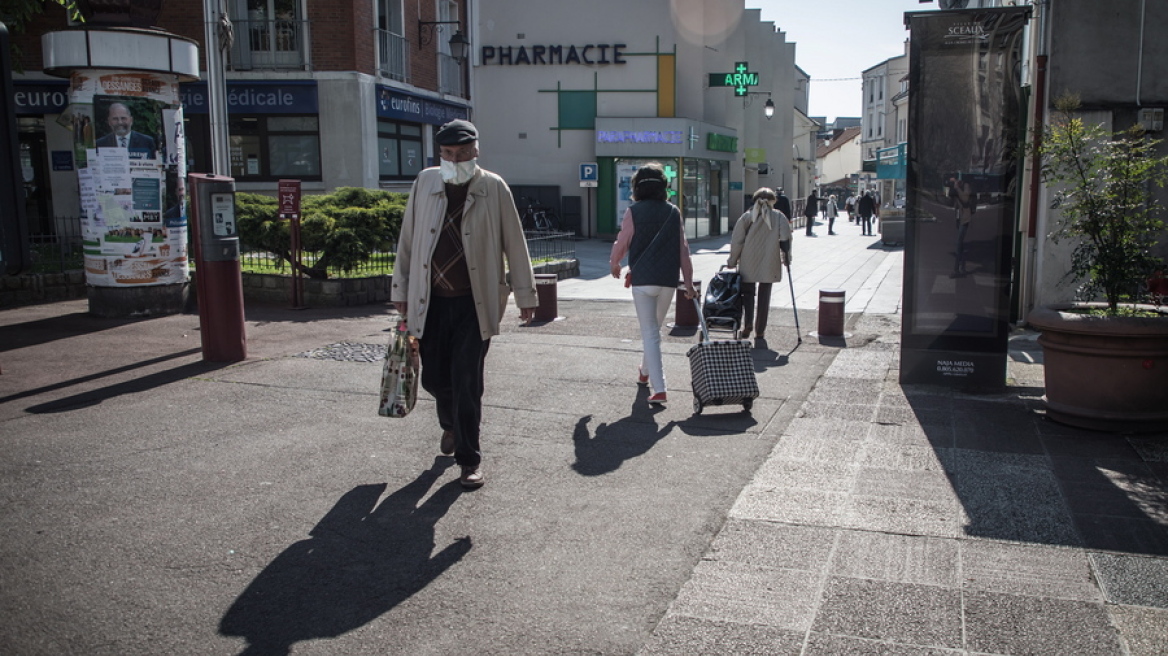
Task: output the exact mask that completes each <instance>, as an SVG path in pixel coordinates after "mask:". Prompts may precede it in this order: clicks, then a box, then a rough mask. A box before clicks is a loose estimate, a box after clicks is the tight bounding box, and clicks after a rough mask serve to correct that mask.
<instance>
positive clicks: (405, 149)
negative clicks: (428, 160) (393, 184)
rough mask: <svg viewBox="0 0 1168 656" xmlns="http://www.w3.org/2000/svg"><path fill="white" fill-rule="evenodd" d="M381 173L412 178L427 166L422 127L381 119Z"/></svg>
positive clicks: (378, 153) (379, 140)
mask: <svg viewBox="0 0 1168 656" xmlns="http://www.w3.org/2000/svg"><path fill="white" fill-rule="evenodd" d="M377 162H378V169H379V171H378V175H379V177H380V178H381V179H382V180H403V179H406V180H408V179H412V178H414V177H415V176H417V175H418V172H419V171H421V170H422V169H423V168H424V167H425V158H424V157H423V156H422V128H421V127H420V126H418V125H415V124H412V123H398V122H395V121H385V120H381V121H378V122H377Z"/></svg>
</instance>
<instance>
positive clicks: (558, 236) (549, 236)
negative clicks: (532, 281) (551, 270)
mask: <svg viewBox="0 0 1168 656" xmlns="http://www.w3.org/2000/svg"><path fill="white" fill-rule="evenodd" d="M524 235H525V236H526V237H527V250H528V252H529V253H530V254H531V261H532V262H535V263H536V264H540V263H543V262H553V261H557V260H574V259H576V240H575V237H576V233H574V232H570V231H569V232H556V231H547V230H545V231H535V230H531V231H527V232H525V233H524Z"/></svg>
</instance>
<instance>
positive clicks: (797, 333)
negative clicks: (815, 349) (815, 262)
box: [787, 264, 803, 344]
mask: <svg viewBox="0 0 1168 656" xmlns="http://www.w3.org/2000/svg"><path fill="white" fill-rule="evenodd" d="M787 282H789V283H791V311H792V312H794V313H795V336H796V337H798V338H799V342H798V343H799V344H802V343H803V331H802V330H800V329H799V308H798V307H796V306H795V279H794V278H792V277H791V265H790V264H788V265H787Z"/></svg>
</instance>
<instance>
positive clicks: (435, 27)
mask: <svg viewBox="0 0 1168 656" xmlns="http://www.w3.org/2000/svg"><path fill="white" fill-rule="evenodd" d="M459 24H460V23H459V22H458V21H456V20H452V21H422V20H420V21H418V49H419V50H421V49H422V46H426V45H429V44H430V42H432V41H433V40H434V32H436V31H437V32H441V31H442V27H441V26H442V25H459ZM448 43H449V45H450V56H451V57H453V58H454V59H456V60H458V61H462V60H463V59H464V58H465V57H466V53H467V50H468V49H469V47H470V39H467V38H466V35H465V34H463V33H462V30H461V29H460V28H457V27H456V28H454V35H453V36H451V37H450V41H448Z"/></svg>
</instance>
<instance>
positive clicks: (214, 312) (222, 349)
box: [187, 173, 247, 362]
mask: <svg viewBox="0 0 1168 656" xmlns="http://www.w3.org/2000/svg"><path fill="white" fill-rule="evenodd" d="M187 180H188V182H189V184H188V186H189V188H190V190H191V192H190V193H191V230H192V237H193V242H194V262H195V287H196V290H197V292H196V294H197V296H198V299H199V325H200V332H201V333H202V340H203V360H206V361H207V362H239V361H240V360H244V359H246V358H247V335H246V330H245V325H244V318H243V277H242V275H241V273H240V268H239V228H238V226H237V225H236V222H235V180H234V178H228V177H226V176H222V175H210V174H203V173H191V174H190V175H188V176H187Z"/></svg>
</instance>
